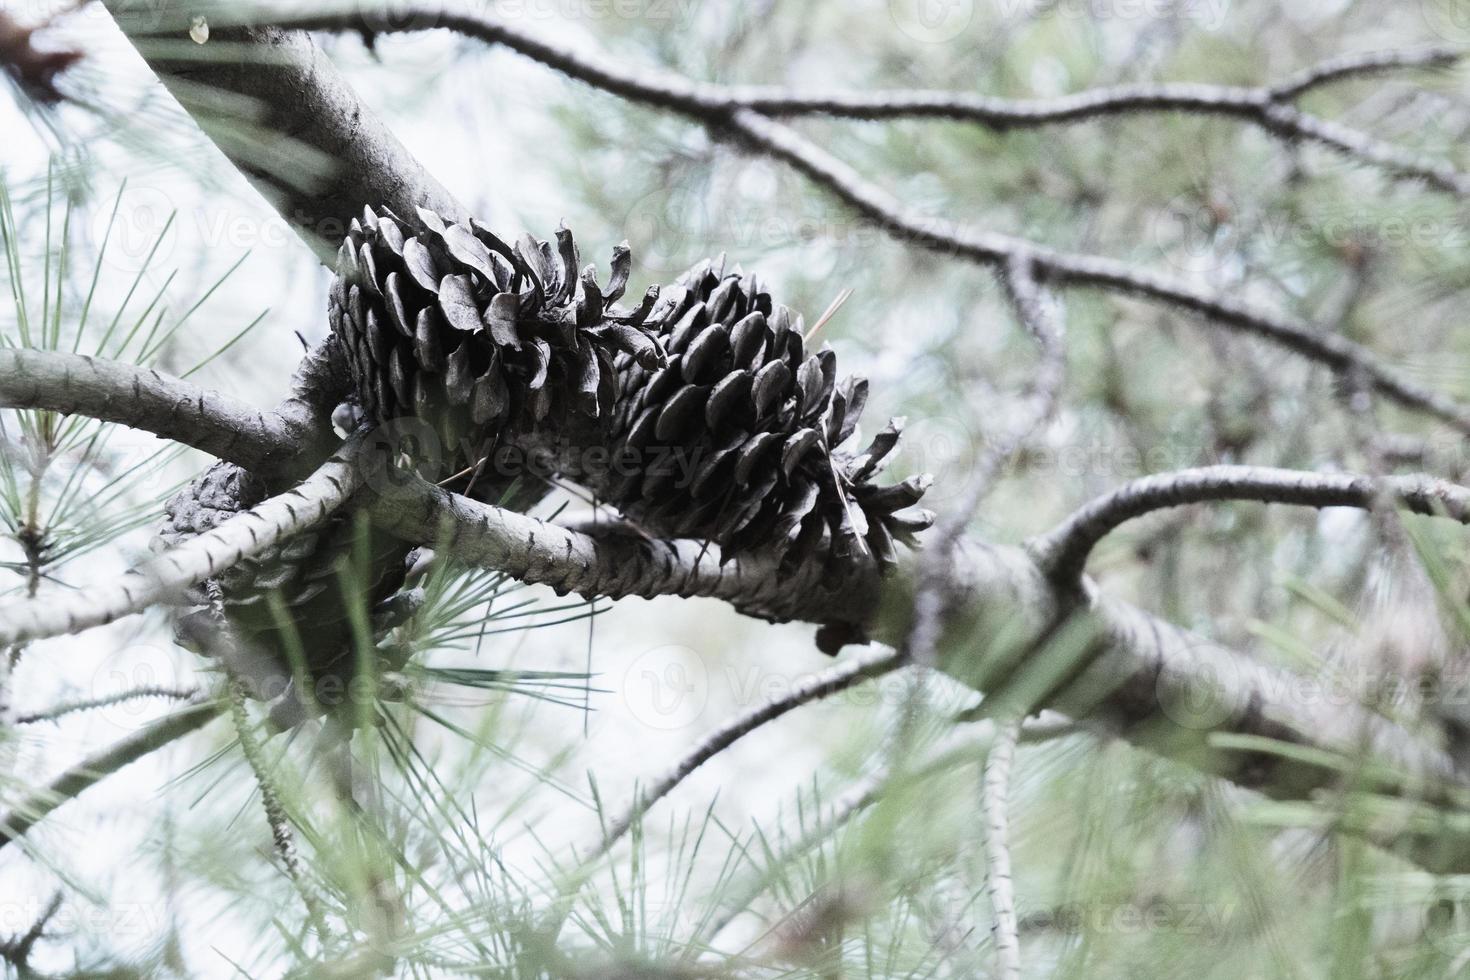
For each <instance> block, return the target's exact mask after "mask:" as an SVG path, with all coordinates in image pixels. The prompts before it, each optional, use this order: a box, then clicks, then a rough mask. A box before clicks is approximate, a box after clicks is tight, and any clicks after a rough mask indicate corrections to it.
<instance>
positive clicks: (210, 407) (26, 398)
mask: <svg viewBox="0 0 1470 980" xmlns="http://www.w3.org/2000/svg"><path fill="white" fill-rule="evenodd" d="M0 408H42V409H49V410H52V411H59V412H62V413H64V414H68V415H72V414H75V415H86V416H89V417H91V418H95V419H102V420H104V421H107V422H118V423H121V424H123V425H126V426H130V427H132V428H134V429H142V430H144V431H147V432H152V433H153V434H154V435H156V436H159V437H160V438H163V439H169V440H172V441H174V442H179V443H183V444H184V445H186V446H193V447H194V448H195V449H199V450H202V451H204V452H206V453H209V454H210V455H211V456H217V457H219V458H220V459H224V460H228V461H229V462H232V463H238V464H240V465H241V466H244V467H248V468H250V469H256V470H271V469H275V468H278V467H279V466H280V465H281V463H282V462H283V461H284V460H285V458H287V457H290V456H294V455H295V452H294V450H293V448H292V447H293V445H294V444H296V443H297V442H298V440H299V439H301V438H302V437H305V436H308V435H309V432H308V431H307V430H306V429H305V427H304V426H302V425H300V424H299V423H298V424H293V422H292V420H288V419H287V418H286V417H284V416H282V415H281V414H280V413H278V412H263V411H260V410H259V409H257V408H255V407H253V406H251V405H248V404H246V403H244V402H241V401H239V400H238V399H235V398H232V397H230V396H228V395H221V394H220V393H218V392H215V391H208V390H206V389H204V388H200V387H198V386H197V385H193V384H190V383H189V382H187V381H183V380H180V379H178V378H172V377H166V376H164V375H162V374H159V373H158V372H157V371H153V370H149V369H146V368H138V367H135V366H133V365H131V364H121V363H118V362H116V361H105V360H98V359H96V358H92V357H86V356H83V355H80V354H67V353H63V352H59V351H44V350H27V349H23V348H14V347H7V348H0Z"/></svg>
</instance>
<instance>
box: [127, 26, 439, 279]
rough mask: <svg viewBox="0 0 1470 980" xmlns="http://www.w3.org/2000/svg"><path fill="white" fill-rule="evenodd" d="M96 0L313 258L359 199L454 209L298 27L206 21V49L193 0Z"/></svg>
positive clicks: (408, 213) (328, 256)
mask: <svg viewBox="0 0 1470 980" xmlns="http://www.w3.org/2000/svg"><path fill="white" fill-rule="evenodd" d="M105 2H106V6H107V9H108V11H109V12H111V13H112V15H113V18H114V19H115V20H116V21H117V23H118V26H119V27H121V28H122V29H123V31H124V33H126V34H127V35H128V38H129V40H131V41H132V42H133V44H134V46H136V47H137V48H138V52H139V53H140V54H141V55H143V57H144V59H146V60H147V62H148V65H149V67H150V68H152V69H153V70H154V71H155V72H157V74H158V77H159V78H160V79H161V80H162V81H163V84H164V85H165V86H167V87H168V89H169V91H170V92H172V93H173V95H174V97H175V98H177V99H178V100H179V102H180V104H182V105H183V107H184V108H185V109H186V110H187V111H188V112H189V114H190V115H192V116H193V117H194V119H195V120H196V121H197V122H198V123H199V125H200V127H201V128H202V129H203V130H204V131H205V133H207V134H208V135H209V136H210V138H211V139H213V140H214V142H215V144H216V145H217V146H219V148H220V150H221V151H223V152H224V154H225V155H226V156H227V157H229V158H230V162H231V163H233V164H234V165H235V166H236V167H237V168H239V170H240V172H241V173H243V174H244V175H245V176H246V177H247V178H248V179H249V180H250V182H251V183H252V184H254V185H255V187H256V188H257V189H258V190H259V191H260V192H261V194H263V195H264V196H265V198H266V200H268V201H269V202H270V203H271V206H272V207H274V208H275V209H276V210H277V211H278V212H279V213H280V214H281V216H282V217H283V218H285V219H286V220H287V221H289V222H290V223H291V226H292V227H293V228H295V229H296V232H297V234H299V235H300V236H301V238H302V240H304V241H305V242H306V243H307V244H308V245H309V246H310V247H311V248H312V250H313V251H315V252H316V254H317V255H318V256H319V257H320V258H321V260H322V261H323V262H324V263H326V264H328V265H331V264H332V263H333V261H334V258H335V255H336V251H337V246H338V245H340V244H341V242H342V238H343V237H344V236H345V235H346V233H347V225H348V222H350V221H351V219H352V217H353V216H354V215H356V214H358V213H359V212H360V211H361V210H362V209H363V207H364V205H367V204H372V205H375V206H378V205H386V206H387V207H389V208H392V209H393V210H394V211H395V212H397V213H398V214H400V215H403V216H405V217H407V218H410V219H411V218H412V217H413V215H414V214H415V211H414V208H415V206H423V207H426V208H430V209H431V210H434V211H437V212H439V213H441V214H445V215H452V216H454V217H455V218H456V219H459V218H463V217H465V216H466V212H465V210H464V208H463V206H462V205H460V204H459V202H457V201H455V200H454V198H453V197H451V196H450V194H449V192H448V191H447V190H445V189H444V187H443V186H442V185H441V184H440V183H439V182H438V181H437V180H436V179H435V178H434V177H433V176H432V175H431V174H430V173H429V172H428V170H426V169H425V168H424V166H423V165H422V164H421V163H420V162H419V161H418V160H417V159H416V158H415V157H414V156H413V154H411V153H409V152H408V150H407V149H406V148H405V147H404V145H403V144H402V143H401V142H399V141H398V138H397V137H395V136H394V135H393V134H392V133H391V132H389V131H388V128H387V127H386V126H384V125H383V123H382V121H381V120H380V119H379V118H378V117H377V116H376V115H375V114H374V113H373V112H372V111H371V110H369V109H368V108H367V107H366V106H364V105H363V104H362V102H361V101H360V100H359V99H358V97H357V94H356V93H355V92H353V91H352V89H351V88H350V87H349V86H348V85H347V83H346V82H345V81H344V80H343V78H342V76H341V74H340V73H339V72H338V71H337V69H336V68H335V67H333V65H332V63H331V61H329V60H328V59H327V57H326V56H325V55H324V54H322V52H321V49H320V48H318V47H317V45H316V43H315V42H314V41H312V40H311V38H310V37H308V36H307V35H305V34H303V33H302V32H300V31H292V30H281V29H279V28H272V27H266V28H227V27H224V26H223V25H216V26H214V27H212V30H211V36H210V41H209V45H208V47H209V48H210V50H209V52H208V53H207V54H206V53H205V52H203V51H201V50H200V45H196V44H195V43H194V42H192V41H190V40H189V38H188V36H187V30H188V25H189V22H190V19H191V18H192V17H193V15H194V14H195V13H196V12H198V10H199V9H200V6H201V5H200V4H197V3H184V2H180V0H105ZM180 25H182V30H180V29H178V27H179V26H180ZM231 55H240V56H239V57H232V56H231ZM256 140H260V141H261V143H263V145H266V146H274V145H275V143H276V142H277V141H290V142H291V143H292V144H294V148H295V149H297V150H301V151H305V155H309V156H310V158H311V159H313V160H314V162H315V164H316V166H315V168H314V169H313V171H312V172H309V173H305V174H303V173H302V168H301V167H300V165H299V159H300V157H301V156H302V155H303V154H302V153H297V154H292V155H287V158H288V159H289V160H290V161H292V162H293V165H291V166H279V167H277V166H273V165H272V164H271V161H270V160H268V159H265V155H264V154H262V153H260V152H259V145H257V143H256V142H255V141H256ZM252 150H254V152H252Z"/></svg>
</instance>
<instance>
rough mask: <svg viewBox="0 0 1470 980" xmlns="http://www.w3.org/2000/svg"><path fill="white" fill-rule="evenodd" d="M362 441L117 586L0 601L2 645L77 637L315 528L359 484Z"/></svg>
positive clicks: (130, 574)
mask: <svg viewBox="0 0 1470 980" xmlns="http://www.w3.org/2000/svg"><path fill="white" fill-rule="evenodd" d="M360 444H361V443H360V441H359V440H349V441H348V442H347V443H346V444H345V445H344V446H343V448H342V449H341V450H340V451H339V452H338V453H336V454H335V455H333V456H332V458H331V459H329V460H327V462H326V463H324V464H323V465H322V466H321V468H320V469H318V470H317V471H316V473H314V474H313V475H312V476H311V477H309V478H308V479H307V480H305V481H304V482H302V483H301V485H299V486H297V487H294V488H293V489H291V490H288V491H287V492H285V493H283V494H281V495H280V496H278V497H272V498H270V499H269V500H266V501H264V502H262V503H260V504H258V505H256V506H255V507H252V508H251V509H250V510H247V511H243V512H241V513H240V514H238V515H236V516H235V517H232V518H230V519H229V520H227V521H225V522H224V523H222V524H220V525H219V526H218V527H216V528H214V529H213V530H211V531H207V532H205V533H203V534H200V535H197V536H195V537H192V538H190V539H188V540H187V541H184V542H182V543H180V544H178V545H175V546H174V547H172V548H169V549H168V550H167V551H165V552H163V553H162V554H160V555H157V556H156V557H154V558H151V559H149V560H148V561H146V562H144V563H142V564H141V565H138V566H137V567H135V568H132V569H130V570H129V571H128V572H127V573H125V574H124V575H123V576H122V577H121V579H120V580H119V581H118V582H117V583H116V584H113V585H101V586H98V587H95V588H92V589H89V590H87V591H85V592H79V593H74V594H71V595H68V596H66V597H64V598H56V597H49V596H48V597H46V598H44V599H31V598H23V599H13V600H11V601H9V602H5V603H0V647H4V646H9V645H11V644H13V643H24V642H27V641H29V640H38V639H44V638H46V637H50V636H61V635H63V634H67V633H78V632H81V631H82V630H84V629H89V628H91V627H93V626H101V625H103V624H104V623H110V622H112V621H113V620H115V619H120V618H122V617H123V616H128V615H131V614H133V613H137V612H142V611H144V610H146V609H148V608H150V607H152V606H154V605H157V604H159V603H164V602H169V601H171V600H173V599H174V598H176V597H177V596H179V595H181V594H182V593H183V592H184V590H186V589H188V588H189V587H190V586H193V585H198V584H199V583H200V582H202V581H204V580H205V579H207V578H210V577H212V576H214V575H217V574H219V573H220V572H221V571H223V570H224V569H227V568H230V567H232V566H233V565H235V564H237V563H238V562H239V561H241V560H242V559H243V558H248V557H250V556H252V555H257V554H260V553H261V552H262V551H265V550H266V549H267V548H270V547H271V546H272V545H274V544H275V543H276V542H278V541H281V540H284V539H286V538H289V537H290V536H291V535H293V534H298V533H300V532H302V531H305V530H308V529H310V528H313V527H316V526H317V525H319V524H321V523H322V522H324V521H325V520H326V519H327V518H328V517H330V516H331V515H332V514H333V513H334V512H335V511H336V510H337V509H338V508H340V507H341V506H342V505H343V504H345V503H346V502H347V500H348V498H350V497H351V496H352V495H353V494H355V493H356V492H357V491H358V489H359V488H360V487H361V486H362V473H363V467H362V466H361V465H360V464H359V457H358V453H357V449H358V446H359V445H360Z"/></svg>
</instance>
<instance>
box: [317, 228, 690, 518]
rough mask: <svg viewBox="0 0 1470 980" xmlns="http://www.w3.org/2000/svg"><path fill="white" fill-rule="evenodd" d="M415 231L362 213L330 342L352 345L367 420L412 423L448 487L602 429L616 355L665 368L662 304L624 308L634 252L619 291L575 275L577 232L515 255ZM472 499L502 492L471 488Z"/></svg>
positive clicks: (335, 301) (493, 484) (480, 242)
mask: <svg viewBox="0 0 1470 980" xmlns="http://www.w3.org/2000/svg"><path fill="white" fill-rule="evenodd" d="M419 218H420V220H421V222H422V226H423V227H422V229H421V230H418V231H417V233H415V232H414V229H411V228H409V227H407V226H406V224H405V223H404V222H403V221H402V220H401V219H400V218H398V217H397V216H396V215H394V214H393V213H392V212H390V211H388V210H386V209H384V210H382V211H380V212H376V213H375V212H374V211H372V210H371V209H368V210H366V211H364V213H363V216H362V219H361V221H354V222H353V223H352V226H351V228H350V230H349V232H348V235H347V238H346V240H345V241H344V242H343V244H342V247H341V249H340V251H339V253H338V268H337V273H338V278H337V281H336V283H335V284H334V285H333V287H332V292H331V301H330V316H331V323H332V328H333V329H334V330H335V331H336V332H337V334H338V336H339V337H340V338H341V339H342V341H343V346H344V348H345V350H346V352H347V360H348V364H349V366H350V368H351V371H352V377H353V380H354V382H355V385H356V388H357V393H358V397H359V399H360V401H361V404H362V407H363V409H364V410H365V411H366V412H367V414H368V415H369V416H370V417H371V418H373V419H374V420H375V421H377V422H380V423H381V422H387V421H389V420H391V419H396V418H403V417H415V418H417V419H420V420H422V421H423V422H426V423H427V424H429V425H430V426H431V427H432V429H433V431H434V432H435V434H436V435H437V436H438V438H439V439H440V441H441V443H442V446H443V447H444V449H445V453H444V454H443V455H444V457H445V458H444V459H443V460H442V461H441V465H440V467H439V469H440V470H441V472H440V473H439V476H441V477H442V476H445V475H450V474H454V473H457V472H459V471H461V470H463V469H466V468H468V467H471V466H474V465H475V464H477V463H480V462H482V461H483V460H485V459H487V458H489V457H490V456H491V455H492V454H493V452H494V451H495V449H496V448H497V447H498V446H500V445H505V444H511V443H517V442H522V443H537V442H545V441H551V440H553V439H554V438H556V437H558V436H559V435H560V434H561V433H563V432H565V431H567V430H568V428H569V427H573V426H576V425H585V424H588V423H591V422H595V421H596V420H599V419H604V418H606V416H607V415H608V413H609V412H610V411H611V410H612V407H613V403H614V401H615V399H616V396H617V387H616V385H617V371H616V370H615V368H614V364H613V355H614V353H616V352H619V351H621V352H624V353H625V354H628V355H630V356H632V357H634V358H636V360H637V362H638V363H640V364H643V365H645V366H647V367H649V368H658V367H661V366H663V365H664V364H665V363H667V361H666V358H665V356H664V353H663V350H662V348H661V347H660V346H659V344H658V343H657V342H656V341H655V340H653V339H652V337H651V336H650V333H649V332H648V331H647V330H646V329H644V328H643V324H644V321H645V319H646V318H647V316H648V314H649V312H650V311H651V309H652V308H653V304H654V301H655V300H656V299H657V298H658V291H657V289H650V290H649V291H648V293H647V294H646V295H645V296H644V297H643V302H642V303H641V304H640V305H639V307H638V308H637V309H631V310H630V309H623V308H620V307H617V306H615V305H614V304H616V303H617V302H618V300H620V299H621V298H622V296H623V291H624V288H625V287H626V285H627V282H628V273H629V270H630V267H631V261H630V257H629V252H628V246H627V244H626V243H624V244H623V245H620V246H619V247H618V248H616V249H614V250H613V258H612V277H611V279H610V280H609V281H608V284H607V286H606V288H605V289H604V288H603V287H601V286H599V285H598V282H597V277H596V273H595V269H594V267H593V266H590V265H589V266H587V268H586V269H583V270H582V271H581V272H580V273H579V272H578V263H579V259H578V252H577V245H576V242H575V241H574V240H573V238H572V235H571V232H569V231H567V230H566V229H565V228H562V229H560V230H559V231H558V232H557V233H556V246H555V248H553V247H552V246H551V245H550V244H549V243H547V242H544V241H537V240H536V239H534V238H531V237H530V236H524V237H523V238H522V239H521V241H520V242H519V243H518V244H517V245H515V246H514V247H511V246H509V245H507V244H506V243H505V242H503V241H501V240H500V239H499V238H497V237H495V236H494V235H493V234H491V233H490V232H489V231H487V230H486V229H485V228H484V227H483V226H481V225H480V224H479V223H478V222H471V223H470V224H469V225H462V224H450V223H446V222H445V221H444V220H443V219H442V218H440V217H439V216H438V215H436V214H434V213H433V212H430V211H424V210H422V209H421V210H420V211H419ZM473 488H474V490H476V491H478V492H477V493H476V496H480V497H481V499H493V497H494V495H497V494H498V493H500V492H501V491H502V490H503V486H502V484H501V483H500V482H497V481H496V480H494V479H488V480H483V481H475V482H474V484H473Z"/></svg>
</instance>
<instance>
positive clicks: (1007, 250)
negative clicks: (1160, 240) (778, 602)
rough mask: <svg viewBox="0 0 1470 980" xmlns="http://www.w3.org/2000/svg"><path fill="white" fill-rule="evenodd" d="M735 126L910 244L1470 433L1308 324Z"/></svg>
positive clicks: (1467, 421)
mask: <svg viewBox="0 0 1470 980" xmlns="http://www.w3.org/2000/svg"><path fill="white" fill-rule="evenodd" d="M730 126H731V128H733V129H734V130H736V131H737V132H739V133H741V134H742V135H744V136H746V137H747V138H748V139H749V140H750V141H751V142H752V143H754V144H755V145H756V146H757V147H758V148H759V149H761V150H763V151H764V152H766V153H769V154H770V155H772V156H774V157H776V158H777V159H780V160H784V161H786V162H787V163H789V164H790V165H791V166H793V167H794V168H796V169H797V170H799V171H801V172H802V173H804V174H806V175H807V176H808V177H810V178H811V179H812V180H813V181H814V182H816V183H817V184H819V185H821V186H822V187H823V188H825V189H826V190H827V191H829V192H830V193H831V194H833V195H834V196H835V197H837V198H838V199H840V200H842V201H843V202H844V203H846V204H847V205H848V206H850V207H851V208H853V209H854V210H855V211H857V212H858V213H859V214H861V215H863V216H864V217H866V218H868V219H870V220H872V221H874V222H876V223H878V224H879V225H880V226H882V227H883V228H885V229H886V230H888V231H889V232H890V233H893V234H897V235H899V236H900V237H902V238H904V239H905V240H907V241H911V242H913V243H914V244H917V245H922V246H925V247H927V248H931V249H934V250H936V251H940V252H943V253H946V254H953V255H956V256H958V257H961V258H966V259H969V260H970V261H973V262H977V263H979V264H981V265H986V266H1001V265H1003V264H1005V263H1007V262H1010V261H1012V260H1013V259H1015V258H1017V257H1018V256H1029V257H1030V260H1031V261H1032V263H1033V264H1034V266H1035V268H1036V270H1037V272H1038V274H1039V275H1040V276H1041V277H1042V278H1044V279H1047V280H1051V281H1053V282H1056V283H1058V284H1061V285H1068V286H1078V287H1085V288H1092V289H1102V290H1106V291H1110V292H1116V293H1122V294H1125V295H1133V296H1139V297H1142V298H1145V299H1151V300H1156V301H1159V302H1162V303H1165V304H1168V305H1171V306H1176V307H1179V308H1181V309H1184V310H1188V311H1189V312H1192V313H1197V314H1199V315H1200V316H1203V317H1206V318H1207V319H1210V320H1213V321H1214V322H1216V323H1218V324H1220V325H1221V326H1223V327H1226V328H1228V329H1231V330H1233V331H1236V332H1239V333H1244V334H1248V335H1251V336H1255V337H1259V338H1261V339H1263V340H1267V341H1270V342H1272V343H1274V344H1276V345H1278V346H1280V347H1282V348H1284V349H1286V350H1289V351H1291V352H1292V353H1294V354H1299V355H1301V356H1302V357H1305V358H1308V359H1309V360H1313V361H1316V362H1318V363H1319V364H1322V365H1325V366H1326V367H1329V368H1331V369H1332V370H1334V371H1336V372H1339V373H1356V374H1357V375H1358V376H1360V377H1362V378H1364V379H1365V380H1366V381H1368V382H1369V383H1371V384H1372V386H1373V387H1374V388H1375V389H1376V390H1377V391H1379V392H1381V393H1382V394H1383V395H1384V396H1385V397H1387V398H1389V399H1390V400H1392V401H1395V402H1397V403H1399V404H1400V405H1403V406H1404V407H1406V408H1410V409H1414V410H1416V411H1422V412H1425V413H1427V414H1429V415H1431V416H1434V417H1435V418H1438V419H1440V420H1441V421H1443V422H1445V423H1447V424H1449V425H1451V426H1453V427H1454V428H1455V429H1457V430H1458V431H1460V432H1465V433H1470V406H1466V405H1462V404H1460V403H1458V402H1456V401H1454V400H1453V399H1450V398H1447V397H1445V396H1443V395H1440V394H1437V393H1435V392H1433V391H1430V390H1428V389H1426V388H1423V387H1421V386H1419V385H1417V384H1414V383H1413V382H1411V381H1409V380H1408V379H1406V378H1404V377H1402V376H1401V375H1399V374H1398V373H1397V372H1396V371H1394V370H1392V369H1391V368H1389V367H1388V366H1386V365H1385V364H1383V363H1382V362H1381V361H1380V360H1379V359H1378V358H1377V356H1376V355H1374V354H1373V353H1372V352H1371V351H1369V350H1368V349H1367V348H1365V347H1363V346H1362V345H1360V344H1355V343H1353V342H1352V341H1350V340H1347V339H1345V338H1344V337H1342V336H1340V335H1338V334H1333V333H1327V332H1325V331H1322V330H1320V329H1318V328H1317V327H1315V326H1312V325H1311V324H1308V323H1306V322H1305V321H1302V320H1299V319H1297V318H1295V317H1291V316H1287V315H1285V314H1281V313H1277V312H1274V311H1270V310H1265V309H1261V308H1258V307H1256V306H1253V305H1251V304H1249V303H1246V302H1244V301H1242V300H1239V299H1237V298H1235V297H1232V296H1225V295H1220V294H1215V293H1211V292H1209V291H1208V290H1205V289H1201V288H1198V287H1196V286H1193V285H1191V284H1189V283H1187V282H1185V281H1183V280H1181V279H1176V278H1174V277H1172V276H1165V275H1161V274H1159V273H1156V272H1152V271H1149V270H1145V269H1139V268H1135V267H1134V266H1131V265H1129V264H1128V263H1126V262H1120V261H1118V260H1116V259H1109V258H1103V257H1100V256H1092V255H1082V254H1077V253H1071V252H1060V251H1057V250H1055V249H1051V248H1048V247H1046V246H1041V245H1037V244H1035V243H1033V242H1029V241H1026V240H1025V239H1020V238H1015V237H1013V236H1010V235H1003V234H999V233H996V232H972V231H968V230H966V229H963V228H947V227H945V223H944V222H938V221H935V220H932V219H928V218H924V217H922V216H918V215H915V214H912V213H911V212H909V211H908V210H907V209H906V208H905V207H904V205H903V204H902V202H900V201H899V200H898V199H897V198H895V197H894V196H893V195H891V194H889V193H888V192H887V191H886V190H883V189H882V188H881V187H879V186H878V185H877V184H875V183H873V182H872V181H869V180H868V179H867V178H865V177H863V176H862V175H861V174H859V173H858V172H857V171H856V170H855V169H853V168H852V167H851V166H849V165H848V164H846V163H844V162H842V161H841V160H839V159H837V158H836V157H834V156H833V155H832V154H830V153H828V152H827V151H826V150H824V149H823V148H822V147H820V146H818V145H817V144H816V143H813V142H812V141H811V140H808V139H806V138H805V137H803V136H801V135H800V134H799V133H797V132H796V131H795V130H793V129H790V128H788V127H786V126H783V125H781V124H780V123H776V122H773V121H771V120H770V119H767V118H766V117H764V116H761V115H759V114H757V113H753V112H749V111H743V110H742V111H740V112H737V113H735V114H734V115H733V116H732V117H731V119H730Z"/></svg>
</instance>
